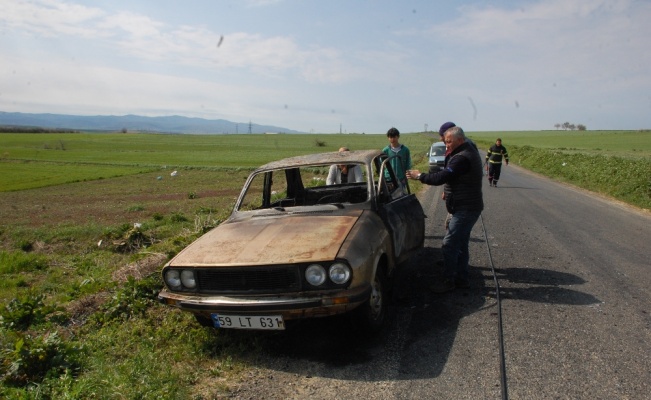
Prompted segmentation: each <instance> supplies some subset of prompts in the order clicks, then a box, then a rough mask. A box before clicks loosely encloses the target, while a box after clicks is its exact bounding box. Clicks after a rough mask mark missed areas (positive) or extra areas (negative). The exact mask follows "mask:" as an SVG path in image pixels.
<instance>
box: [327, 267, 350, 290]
mask: <svg viewBox="0 0 651 400" xmlns="http://www.w3.org/2000/svg"><path fill="white" fill-rule="evenodd" d="M329 274H330V280H331V281H332V282H334V283H335V284H337V285H341V284H344V283H346V282H348V279H350V268H349V267H348V265H346V264H344V263H335V264H332V266H330V271H329Z"/></svg>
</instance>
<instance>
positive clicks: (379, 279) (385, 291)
mask: <svg viewBox="0 0 651 400" xmlns="http://www.w3.org/2000/svg"><path fill="white" fill-rule="evenodd" d="M388 302H389V286H388V282H387V279H386V276H385V274H384V270H383V269H382V268H380V267H378V269H377V272H376V273H375V277H374V278H373V282H372V284H371V296H370V298H369V299H368V300H367V301H366V302H364V303H363V304H362V305H361V306H359V307H357V308H356V309H355V310H354V311H353V313H352V315H351V318H352V324H353V326H354V327H355V329H357V330H358V331H360V332H362V333H366V334H374V333H377V332H379V331H381V330H382V328H383V327H384V323H385V320H386V319H387V313H388V309H389V304H388Z"/></svg>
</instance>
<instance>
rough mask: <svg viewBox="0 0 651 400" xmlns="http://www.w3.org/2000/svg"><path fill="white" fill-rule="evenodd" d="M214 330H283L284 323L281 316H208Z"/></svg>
mask: <svg viewBox="0 0 651 400" xmlns="http://www.w3.org/2000/svg"><path fill="white" fill-rule="evenodd" d="M210 318H212V322H213V324H214V325H215V328H231V329H270V330H282V329H285V322H284V321H283V316H282V315H266V316H255V315H225V314H210Z"/></svg>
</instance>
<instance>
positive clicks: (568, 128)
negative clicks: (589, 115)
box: [554, 122, 588, 131]
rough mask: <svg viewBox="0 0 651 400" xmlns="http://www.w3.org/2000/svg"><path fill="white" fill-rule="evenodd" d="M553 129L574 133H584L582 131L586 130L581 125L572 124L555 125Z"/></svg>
mask: <svg viewBox="0 0 651 400" xmlns="http://www.w3.org/2000/svg"><path fill="white" fill-rule="evenodd" d="M554 128H556V129H561V128H563V130H566V131H575V130H579V131H584V130H586V129H588V128H586V127H585V125H583V124H578V125H574V124H571V123H569V122H563V123H562V124H559V123H556V124H554Z"/></svg>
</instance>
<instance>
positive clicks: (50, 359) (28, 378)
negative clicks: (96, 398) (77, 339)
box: [0, 332, 82, 386]
mask: <svg viewBox="0 0 651 400" xmlns="http://www.w3.org/2000/svg"><path fill="white" fill-rule="evenodd" d="M12 339H13V346H12V347H11V348H3V349H2V356H1V358H0V371H1V372H2V380H3V381H4V382H5V383H8V384H10V385H15V386H26V385H28V384H30V383H34V382H41V381H42V380H43V379H46V378H56V377H58V376H60V375H62V374H68V373H71V372H72V373H75V372H77V371H78V370H79V367H80V365H81V364H80V355H81V352H82V347H80V346H76V345H73V344H70V343H66V342H65V341H63V340H61V338H60V337H59V335H58V334H57V333H56V332H52V333H49V334H47V335H45V336H35V337H34V336H31V335H23V334H15V335H13V338H12ZM5 341H7V339H6V338H5Z"/></svg>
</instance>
